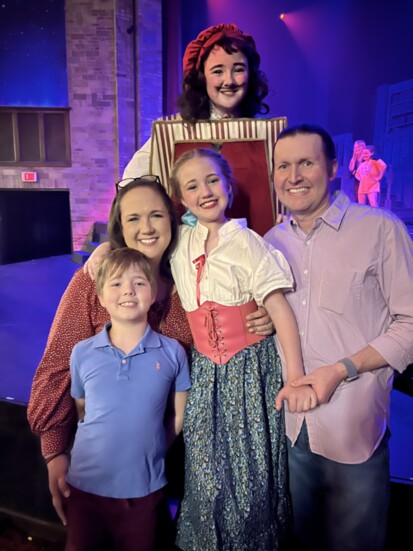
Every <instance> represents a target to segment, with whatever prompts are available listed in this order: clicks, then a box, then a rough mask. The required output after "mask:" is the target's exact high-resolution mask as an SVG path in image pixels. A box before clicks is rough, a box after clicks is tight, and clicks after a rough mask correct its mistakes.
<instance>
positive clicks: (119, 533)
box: [65, 486, 174, 551]
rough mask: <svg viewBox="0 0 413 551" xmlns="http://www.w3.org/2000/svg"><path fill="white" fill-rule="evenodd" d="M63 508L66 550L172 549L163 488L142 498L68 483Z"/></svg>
mask: <svg viewBox="0 0 413 551" xmlns="http://www.w3.org/2000/svg"><path fill="white" fill-rule="evenodd" d="M65 511H66V516H67V540H66V547H65V551H108V550H112V551H113V550H116V551H131V550H134V551H161V550H162V551H165V550H169V549H173V541H174V533H173V524H172V520H171V516H170V514H169V510H168V506H167V502H166V498H165V494H164V491H163V489H161V490H158V491H156V492H153V493H152V494H149V495H148V496H145V497H138V498H132V499H117V498H111V497H102V496H97V495H95V494H90V493H87V492H83V491H81V490H78V489H77V488H74V487H73V486H70V497H69V498H68V499H67V500H66V504H65Z"/></svg>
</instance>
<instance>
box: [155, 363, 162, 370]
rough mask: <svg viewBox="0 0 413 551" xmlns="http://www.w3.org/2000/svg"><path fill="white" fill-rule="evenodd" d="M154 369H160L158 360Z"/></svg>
mask: <svg viewBox="0 0 413 551" xmlns="http://www.w3.org/2000/svg"><path fill="white" fill-rule="evenodd" d="M155 370H156V371H160V370H161V364H160V363H159V362H156V365H155Z"/></svg>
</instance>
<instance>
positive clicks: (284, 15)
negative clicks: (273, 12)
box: [279, 13, 286, 21]
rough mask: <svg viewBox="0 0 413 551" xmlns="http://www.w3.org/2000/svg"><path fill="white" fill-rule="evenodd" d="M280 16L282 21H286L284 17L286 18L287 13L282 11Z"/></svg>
mask: <svg viewBox="0 0 413 551" xmlns="http://www.w3.org/2000/svg"><path fill="white" fill-rule="evenodd" d="M279 17H280V19H281V21H284V19H285V18H286V14H285V13H281V14H280V16H279Z"/></svg>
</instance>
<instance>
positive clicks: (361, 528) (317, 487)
mask: <svg viewBox="0 0 413 551" xmlns="http://www.w3.org/2000/svg"><path fill="white" fill-rule="evenodd" d="M388 432H389V431H388ZM388 440H389V434H387V433H386V434H385V436H384V437H383V440H382V441H381V443H380V445H379V447H378V448H377V450H376V451H375V452H374V454H373V455H372V456H371V457H370V459H368V460H367V461H365V462H364V463H360V464H357V465H345V464H343V463H337V462H335V461H331V460H329V459H326V458H324V457H322V456H321V455H317V454H315V453H312V452H311V450H310V447H309V443H308V434H307V427H306V424H305V422H304V424H303V427H302V429H301V432H300V435H299V437H298V439H297V442H296V444H295V445H294V446H291V442H290V440H289V439H288V438H287V441H288V468H289V476H290V491H291V498H292V505H293V517H294V536H295V539H296V540H297V541H296V542H295V545H294V549H297V550H298V549H300V550H313V551H373V550H374V551H382V550H383V549H384V548H385V544H386V535H387V516H388V508H389V501H390V461H389V447H388Z"/></svg>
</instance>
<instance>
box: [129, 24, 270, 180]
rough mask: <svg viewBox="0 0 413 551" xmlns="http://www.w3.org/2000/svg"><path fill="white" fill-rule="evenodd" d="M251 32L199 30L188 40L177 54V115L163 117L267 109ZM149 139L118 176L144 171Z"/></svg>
mask: <svg viewBox="0 0 413 551" xmlns="http://www.w3.org/2000/svg"><path fill="white" fill-rule="evenodd" d="M259 66H260V56H259V54H258V52H257V50H256V46H255V42H254V39H253V38H252V36H250V35H248V34H245V33H244V32H242V31H241V30H240V29H238V27H237V26H236V25H234V24H232V23H231V24H226V23H221V24H219V25H215V26H213V27H209V28H208V29H205V30H204V31H202V32H201V33H199V35H198V36H197V38H196V39H195V40H192V42H190V43H189V44H188V46H187V47H186V50H185V54H184V58H183V73H184V81H183V83H182V94H181V95H180V96H179V98H178V102H177V103H178V107H179V114H177V115H173V116H172V117H167V118H166V119H165V120H171V119H172V120H173V119H175V120H176V119H178V120H179V119H182V121H183V122H184V123H190V124H195V123H196V122H197V121H198V120H207V119H211V120H217V119H222V118H233V117H249V118H251V117H255V116H256V115H257V114H266V113H268V111H269V108H268V105H267V104H265V103H264V101H263V100H264V98H265V97H266V96H267V95H268V85H267V79H266V77H265V75H264V73H263V72H262V71H261V70H260V68H259ZM150 152H151V138H149V140H148V141H147V142H146V143H145V144H144V145H143V146H142V147H141V149H139V151H137V152H136V153H135V155H134V156H133V157H132V159H131V160H130V162H129V164H128V165H127V167H126V168H125V171H124V173H123V178H136V177H137V176H142V175H143V174H149V172H150V171H149V164H150V163H149V158H150Z"/></svg>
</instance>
